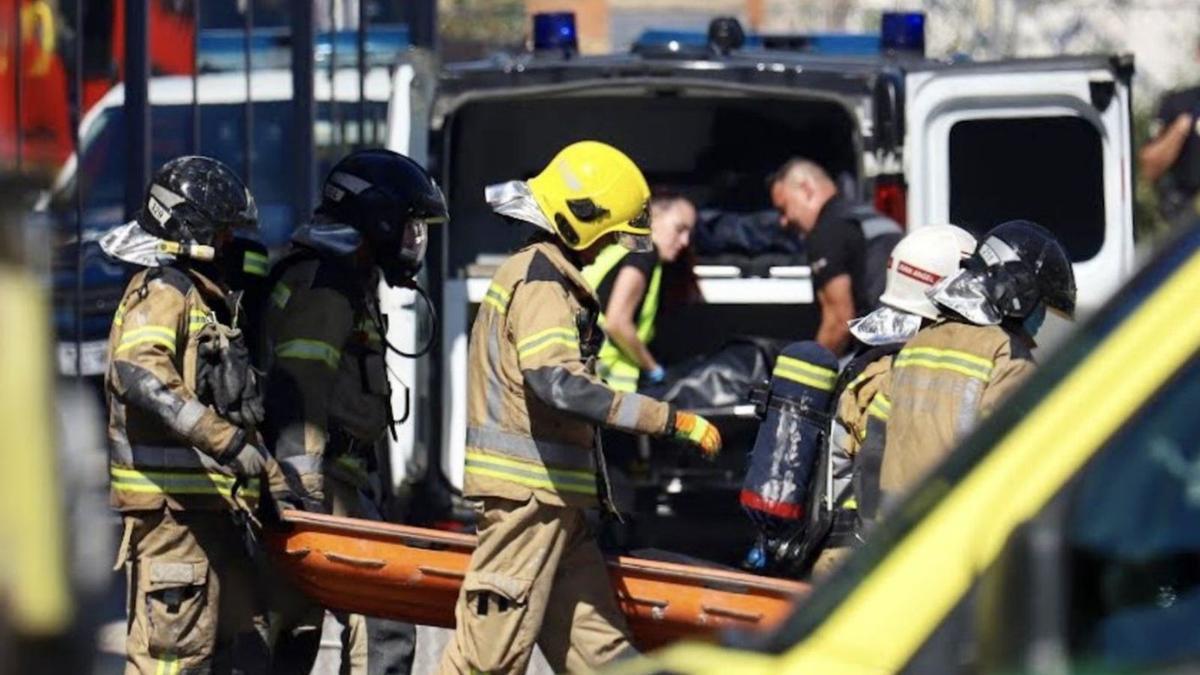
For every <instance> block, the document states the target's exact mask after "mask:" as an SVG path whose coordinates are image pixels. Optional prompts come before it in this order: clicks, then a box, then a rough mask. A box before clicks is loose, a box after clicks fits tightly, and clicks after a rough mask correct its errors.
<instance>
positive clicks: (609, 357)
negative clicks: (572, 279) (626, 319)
mask: <svg viewBox="0 0 1200 675" xmlns="http://www.w3.org/2000/svg"><path fill="white" fill-rule="evenodd" d="M629 252H630V251H629V249H627V248H625V247H624V246H622V245H620V244H609V245H608V246H607V247H606V248H605V249H604V250H603V251H601V252H600V255H599V256H597V257H596V261H595V262H594V263H592V264H591V265H588V266H587V267H585V268H584V270H583V278H584V279H586V280H587V282H588V283H589V284H590V285H591V287H592V289H593V290H595V289H598V288H600V284H601V283H603V282H604V280H605V279H606V278H607V277H608V276H609V275H610V274H613V271H614V270H615V269H617V265H618V264H620V262H621V261H622V260H623V259H624V258H625V256H626V255H629ZM661 285H662V265H661V264H655V265H654V272H653V273H651V275H650V280H649V283H648V285H647V286H646V295H645V296H643V298H642V303H641V309H640V310H639V311H638V315H637V338H638V340H640V341H641V342H642V344H647V345H648V344H650V341H651V340H653V339H654V325H655V320H656V319H657V317H658V300H659V298H658V292H659V288H660V287H661ZM604 309H605V308H604V307H601V308H600V319H599V324H600V327H601V328H604V325H605V324H604ZM596 372H597V373H598V374H599V375H600V377H601V378H603V379H604V381H605V382H607V383H608V385H609V386H610V387H612V388H613V389H616V390H617V391H637V385H638V378H639V377H640V375H641V367H640V366H639V365H638V362H637V360H636V359H634V358H633V357H632V356H630V355H629V354H626V353H625V352H624V350H622V349H621V348H620V347H619V346H618V345H617V343H616V342H614V341H613V340H612V338H605V340H604V345H603V346H602V347H600V356H599V362H598V363H597V364H596Z"/></svg>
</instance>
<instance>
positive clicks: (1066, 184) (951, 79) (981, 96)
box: [904, 56, 1133, 341]
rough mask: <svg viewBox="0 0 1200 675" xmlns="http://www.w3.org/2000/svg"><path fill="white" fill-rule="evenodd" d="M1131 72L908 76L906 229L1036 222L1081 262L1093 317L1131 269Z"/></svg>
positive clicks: (1033, 68) (916, 70)
mask: <svg viewBox="0 0 1200 675" xmlns="http://www.w3.org/2000/svg"><path fill="white" fill-rule="evenodd" d="M1132 75H1133V60H1132V57H1129V56H1113V57H1107V56H1096V57H1079V58H1074V57H1072V58H1054V59H1023V60H1009V61H998V62H990V63H978V64H974V63H966V64H964V63H954V64H928V65H926V64H919V65H917V66H915V67H913V68H911V69H909V70H908V71H907V73H906V77H905V97H904V100H905V114H904V115H905V140H904V161H905V169H906V171H905V173H906V175H907V178H908V181H909V187H908V223H909V227H919V226H920V225H921V224H930V223H954V224H956V225H960V226H962V227H965V228H967V229H968V230H970V231H971V232H972V233H974V234H976V235H977V236H978V235H981V234H983V233H984V232H986V231H987V230H988V229H990V228H991V227H993V226H995V225H997V224H999V223H1001V222H1003V221H1005V220H1011V219H1018V218H1023V219H1027V220H1033V221H1036V222H1038V223H1040V224H1041V225H1043V226H1045V227H1047V228H1048V229H1050V230H1051V231H1052V232H1054V233H1055V234H1056V235H1057V236H1058V237H1059V238H1060V240H1061V241H1062V243H1063V245H1064V246H1065V247H1066V249H1067V251H1068V253H1069V254H1070V255H1071V258H1072V260H1073V261H1074V262H1075V278H1076V284H1077V285H1078V287H1079V300H1078V305H1079V308H1080V311H1081V312H1085V313H1086V312H1089V311H1091V310H1094V309H1096V308H1097V307H1098V306H1099V305H1100V304H1101V303H1102V302H1103V301H1104V300H1105V299H1106V298H1107V297H1108V296H1109V295H1111V294H1112V293H1113V292H1114V291H1115V290H1116V289H1117V288H1118V287H1119V286H1120V285H1121V283H1122V281H1123V280H1124V279H1125V278H1126V277H1128V275H1129V273H1130V272H1131V271H1132V267H1133V187H1132V178H1131V168H1130V162H1131V156H1132V155H1131V152H1132V151H1131V135H1132V134H1131V127H1130V118H1131V115H1130V79H1131V77H1132ZM1062 328H1063V326H1061V325H1059V326H1052V325H1051V323H1050V322H1049V321H1048V322H1047V326H1046V328H1045V329H1043V330H1044V333H1043V334H1042V335H1044V336H1046V337H1052V336H1053V334H1055V333H1060V332H1063V331H1062ZM1056 329H1057V330H1056ZM1043 341H1044V340H1043Z"/></svg>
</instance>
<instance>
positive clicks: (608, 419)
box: [464, 240, 672, 507]
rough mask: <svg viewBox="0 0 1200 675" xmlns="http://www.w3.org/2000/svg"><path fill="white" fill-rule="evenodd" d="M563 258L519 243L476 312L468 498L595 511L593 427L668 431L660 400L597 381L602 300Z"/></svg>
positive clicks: (545, 244)
mask: <svg viewBox="0 0 1200 675" xmlns="http://www.w3.org/2000/svg"><path fill="white" fill-rule="evenodd" d="M566 256H567V254H566V253H564V251H563V250H562V249H561V248H560V247H559V246H558V245H557V244H555V243H553V242H551V241H547V240H537V241H534V242H533V243H531V244H528V245H526V246H525V247H523V248H521V249H520V250H518V251H517V252H516V253H515V254H513V255H512V256H511V257H510V258H509V259H508V260H506V261H505V262H504V264H503V265H501V266H500V269H499V270H497V272H496V275H495V276H494V277H493V278H492V282H491V285H490V286H489V287H488V290H487V293H486V295H485V297H484V299H483V302H482V303H481V305H480V309H479V313H478V315H477V316H476V318H475V324H474V326H473V328H472V331H471V343H470V350H469V353H468V362H469V366H468V391H467V397H468V400H467V405H468V409H467V411H468V412H467V416H468V428H467V452H466V466H465V482H464V493H465V494H466V496H468V497H486V496H490V497H501V498H506V499H514V500H526V499H528V498H529V497H530V496H533V497H535V498H537V499H538V501H540V502H542V503H545V504H550V505H557V506H579V507H587V506H592V505H595V504H596V503H597V495H598V490H597V484H598V482H602V481H598V472H600V473H602V472H603V461H604V460H603V455H602V454H601V453H600V451H599V447H598V441H597V425H602V426H607V427H612V428H615V429H620V430H623V431H628V432H632V433H642V434H655V435H659V434H665V433H669V431H670V429H669V426H670V425H671V424H672V421H671V419H672V415H671V411H670V407H669V406H668V405H667V404H666V403H663V402H661V401H657V400H655V399H652V398H649V397H646V396H642V395H639V394H635V393H627V392H619V391H615V390H613V389H612V388H611V387H609V386H608V385H606V384H605V383H604V382H603V381H601V380H600V379H599V378H598V377H596V375H595V373H594V362H595V358H594V357H595V355H596V352H597V351H598V350H599V347H600V344H601V342H602V341H603V338H604V336H603V333H602V332H601V331H600V330H599V328H598V327H597V325H596V321H597V317H598V316H599V313H600V307H599V302H598V301H597V299H596V296H595V294H594V293H593V291H592V289H591V286H590V285H589V284H588V283H587V281H585V280H584V278H583V276H582V274H581V273H580V271H579V270H578V268H577V267H576V266H575V265H574V264H572V262H571V261H570V260H568V259H567V257H566Z"/></svg>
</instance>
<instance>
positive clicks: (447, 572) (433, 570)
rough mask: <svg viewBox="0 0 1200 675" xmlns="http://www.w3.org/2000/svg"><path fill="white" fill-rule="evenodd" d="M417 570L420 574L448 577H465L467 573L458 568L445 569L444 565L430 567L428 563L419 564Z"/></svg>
mask: <svg viewBox="0 0 1200 675" xmlns="http://www.w3.org/2000/svg"><path fill="white" fill-rule="evenodd" d="M417 570H418V571H420V572H421V573H422V574H430V575H433V576H435V577H450V578H452V579H466V578H467V573H466V572H461V571H459V570H451V569H446V568H445V567H432V566H430V565H421V566H419V567H417Z"/></svg>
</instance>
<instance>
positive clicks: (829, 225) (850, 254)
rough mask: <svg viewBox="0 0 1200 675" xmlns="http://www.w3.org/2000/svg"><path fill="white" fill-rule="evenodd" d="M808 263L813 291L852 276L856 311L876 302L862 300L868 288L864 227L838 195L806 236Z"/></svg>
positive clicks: (829, 202)
mask: <svg viewBox="0 0 1200 675" xmlns="http://www.w3.org/2000/svg"><path fill="white" fill-rule="evenodd" d="M805 246H806V248H807V250H808V264H809V265H810V266H811V267H812V281H813V289H814V290H818V291H819V290H821V289H822V288H824V287H825V284H827V283H829V281H830V280H831V279H833V278H834V277H836V276H838V275H841V274H849V275H850V284H851V288H852V292H853V293H854V309H855V310H856V311H857V312H859V313H861V312H862V310H863V309H864V308H866V307H869V306H871V305H872V304H873V303H872V302H871V301H869V300H868V299H867V298H865V297H863V291H864V289H865V288H866V287H867V280H866V278H865V277H864V273H865V270H864V267H865V261H866V246H867V245H866V240H865V238H864V237H863V231H862V225H860V224H859V222H858V220H856V219H855V218H853V217H852V216H851V215H850V204H849V203H848V202H846V200H844V199H843V198H842V197H840V196H835V197H834V198H833V199H830V200H829V201H828V202H826V203H825V207H824V208H822V209H821V214H820V215H819V216H818V217H817V224H816V225H815V226H814V227H813V230H812V232H809V233H808V235H807V236H806V237H805Z"/></svg>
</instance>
